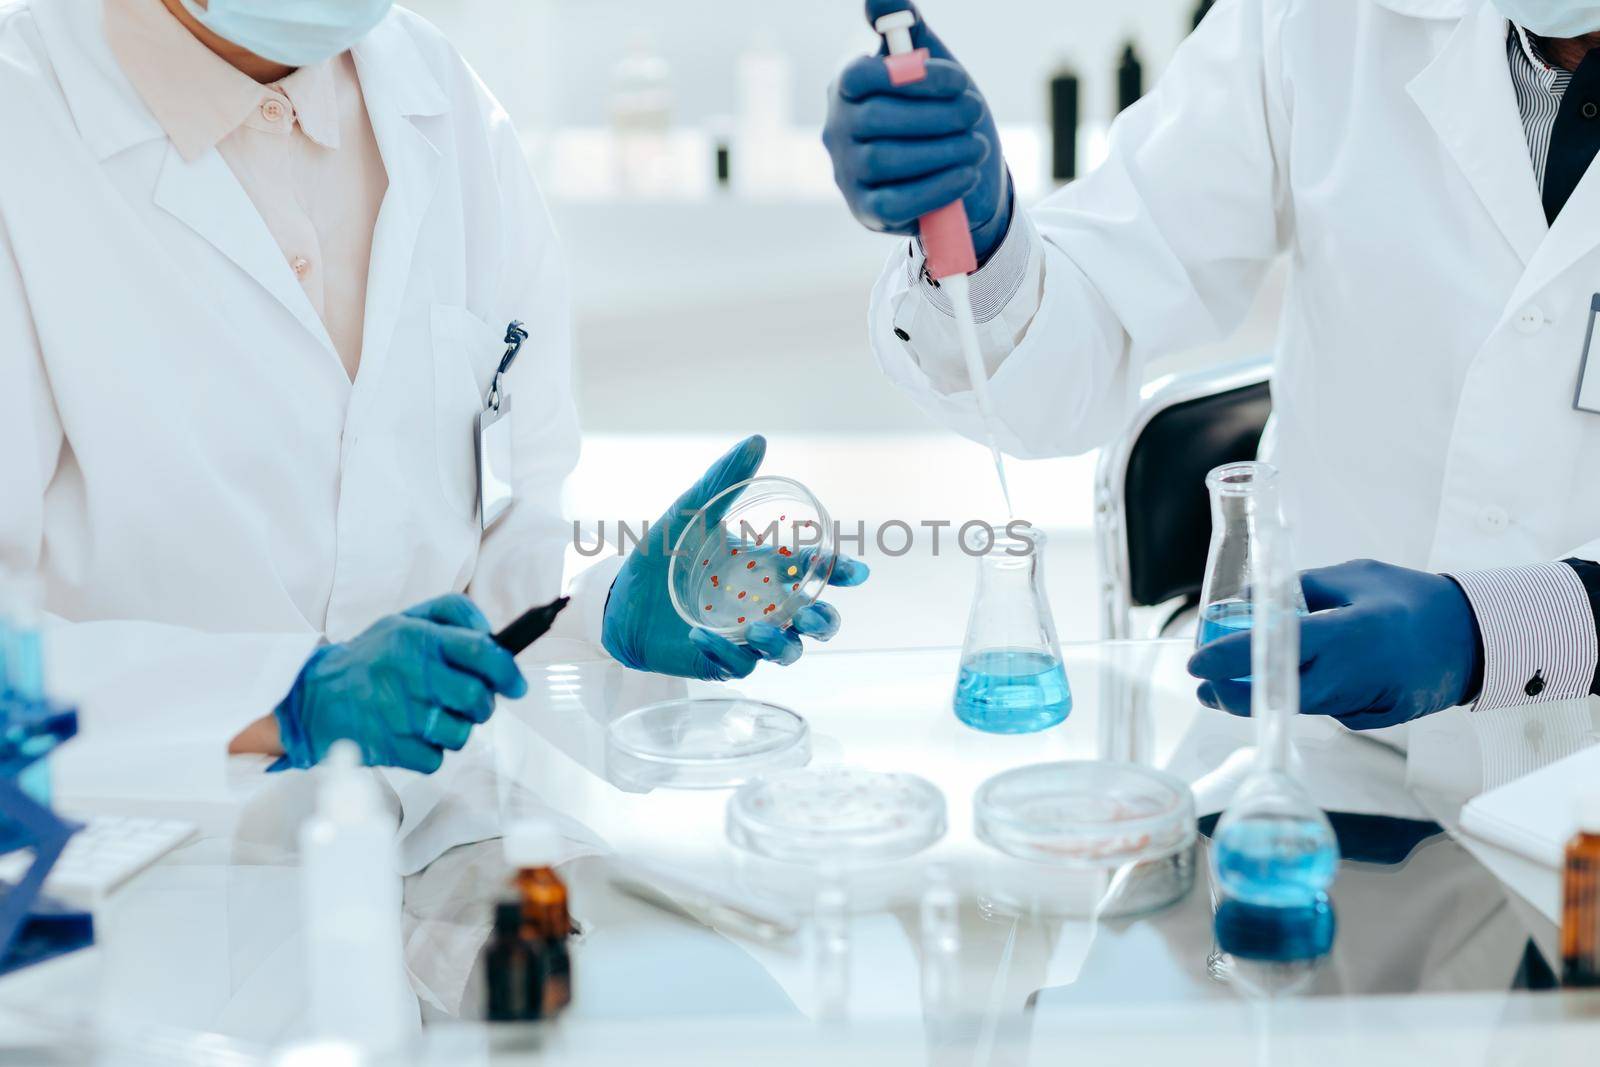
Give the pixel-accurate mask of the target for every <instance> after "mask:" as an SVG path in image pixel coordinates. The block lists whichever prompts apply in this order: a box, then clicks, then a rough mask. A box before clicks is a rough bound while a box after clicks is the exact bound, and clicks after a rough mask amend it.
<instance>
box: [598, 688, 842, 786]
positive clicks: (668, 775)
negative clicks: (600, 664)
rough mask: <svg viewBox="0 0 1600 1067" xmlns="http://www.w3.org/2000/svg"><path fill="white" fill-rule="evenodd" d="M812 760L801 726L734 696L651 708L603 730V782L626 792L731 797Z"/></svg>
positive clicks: (774, 708) (789, 715)
mask: <svg viewBox="0 0 1600 1067" xmlns="http://www.w3.org/2000/svg"><path fill="white" fill-rule="evenodd" d="M810 760H811V729H810V727H809V726H807V725H806V721H805V720H804V719H803V718H801V717H800V716H799V715H797V714H796V713H795V712H793V711H790V710H789V709H788V708H785V707H780V706H779V705H777V704H768V703H765V702H763V701H759V700H747V699H745V698H743V697H738V696H728V697H716V698H696V699H682V700H668V701H663V702H661V703H659V704H649V705H646V706H645V707H642V708H637V709H635V710H633V711H630V712H628V713H626V714H624V715H621V716H619V717H617V718H616V719H614V720H613V721H612V722H611V724H610V725H609V726H608V727H607V728H606V777H607V778H608V779H609V780H610V781H611V782H612V783H613V784H615V785H617V786H619V787H621V788H623V789H627V790H631V791H640V792H642V791H648V790H651V789H728V788H732V787H734V786H739V785H743V784H744V783H745V782H748V781H750V780H751V779H752V778H754V777H756V776H757V775H760V774H764V773H768V772H772V771H781V770H787V769H790V768H794V767H804V766H805V765H806V764H807V763H809V762H810Z"/></svg>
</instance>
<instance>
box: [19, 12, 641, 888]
mask: <svg viewBox="0 0 1600 1067" xmlns="http://www.w3.org/2000/svg"><path fill="white" fill-rule="evenodd" d="M100 15H101V3H100V0H25V2H22V3H19V4H15V5H12V6H10V7H8V8H4V9H0V137H3V141H0V157H3V160H4V162H3V164H0V501H3V504H0V563H3V564H5V565H7V566H9V567H12V568H14V569H21V570H23V571H28V572H35V573H38V574H39V575H41V576H42V579H43V586H44V606H45V608H46V610H47V611H48V612H49V614H50V615H51V616H52V617H53V619H54V620H55V621H56V622H57V623H58V624H59V625H56V626H55V627H54V628H53V630H52V634H51V643H52V646H53V649H54V655H53V657H52V658H53V660H54V661H56V662H58V663H61V664H68V665H70V667H69V668H68V669H64V670H62V671H58V673H57V675H56V677H54V678H53V679H52V682H53V684H54V687H55V690H56V692H57V693H58V694H60V695H63V696H65V697H69V698H74V699H82V700H84V701H86V706H85V709H84V710H85V714H86V717H87V718H86V733H103V732H104V731H111V730H116V729H124V730H130V731H134V732H139V731H142V730H144V729H150V730H161V729H170V730H175V731H178V730H181V731H185V732H186V733H188V734H190V735H193V734H194V733H195V732H196V731H199V732H202V733H204V732H211V733H214V735H215V739H216V744H217V746H218V748H217V752H218V759H219V760H220V759H221V751H222V747H221V746H223V745H225V744H226V742H227V740H228V738H229V737H231V736H232V734H233V733H234V732H236V731H237V730H238V729H239V728H240V727H242V726H244V725H245V724H246V723H248V722H250V721H252V720H253V719H255V718H257V717H258V716H261V715H263V714H266V713H267V712H269V711H270V710H271V709H272V708H273V707H274V705H276V704H277V703H278V701H279V700H281V699H282V697H283V696H284V694H285V693H286V692H287V691H288V688H289V686H290V684H291V682H292V681H293V679H294V677H295V675H296V673H297V672H298V669H299V666H300V664H301V663H302V662H303V661H304V659H305V657H306V655H307V654H308V653H309V652H311V651H312V649H313V648H315V647H316V645H317V644H318V642H319V641H322V640H325V639H326V640H334V641H337V640H342V639H345V638H349V637H351V636H353V635H355V634H357V633H359V632H360V631H361V630H363V629H365V628H366V627H367V626H368V625H370V624H371V623H372V622H374V621H375V620H376V619H378V618H379V617H380V616H383V615H385V614H388V613H391V612H394V611H397V610H402V609H404V608H406V607H409V606H411V605H413V604H415V603H417V602H419V601H422V600H425V599H428V598H430V597H434V596H437V595H440V594H442V593H446V592H449V591H452V590H467V591H468V592H470V593H471V595H472V596H473V597H474V598H475V599H476V600H477V601H478V603H479V604H480V605H481V606H482V607H483V608H484V610H485V612H486V614H488V616H489V617H490V619H491V621H493V622H496V623H501V622H504V621H506V620H508V619H509V618H511V617H514V616H515V615H516V614H518V613H519V612H521V611H523V610H525V609H526V608H528V607H530V606H532V605H534V604H538V603H543V602H545V601H548V600H550V599H551V598H553V597H554V596H556V595H557V594H558V593H559V592H560V589H561V579H562V556H563V550H564V547H565V545H566V544H567V543H568V542H569V539H570V537H571V527H570V526H569V525H568V524H567V523H566V521H565V520H564V519H563V517H562V514H561V488H562V483H563V481H564V479H565V477H566V475H567V474H568V472H569V471H570V470H571V469H572V467H573V465H574V463H575V462H576V460H577V456H578V447H579V433H578V424H577V419H576V414H575V410H574V404H573V397H572V389H571V375H570V362H571V336H570V326H569V307H568V304H569V300H568V286H567V280H566V275H565V270H564V266H563V259H562V252H561V249H560V247H559V245H558V243H557V241H556V237H555V234H554V232H553V229H552V226H551V222H550V219H549V216H548V214H547V212H546V210H545V208H544V205H543V203H542V202H541V199H540V197H539V194H538V192H537V190H536V189H535V187H534V184H533V181H532V178H531V176H530V174H529V172H528V168H527V165H526V162H525V160H524V157H523V155H522V151H521V148H520V146H519V144H518V141H517V137H516V135H515V131H514V130H513V128H512V125H511V122H510V120H509V119H508V118H507V116H506V114H505V113H504V112H503V111H502V110H501V109H500V108H499V107H498V105H497V104H496V103H495V101H494V100H493V99H492V98H491V97H490V96H489V95H488V93H487V91H486V90H485V89H484V87H483V86H482V84H481V83H480V82H479V81H478V80H477V79H476V77H475V76H474V75H473V74H472V72H471V71H470V70H469V69H468V67H467V66H466V64H465V63H464V62H463V61H462V60H461V59H460V57H459V56H458V55H457V54H456V53H455V51H454V50H453V49H452V48H451V47H450V46H449V45H448V44H447V43H446V42H445V41H444V40H443V39H442V38H441V37H440V36H439V35H438V33H437V32H436V31H434V30H433V29H432V28H431V27H430V26H428V25H427V24H426V23H424V22H423V21H422V20H420V19H418V18H417V17H415V16H414V15H411V14H410V13H408V12H405V11H403V10H399V9H397V10H396V11H395V12H394V13H393V14H392V15H390V16H389V18H388V19H387V20H386V21H385V22H384V23H383V24H382V25H380V26H379V27H378V28H377V29H376V30H374V31H373V32H372V33H371V34H370V35H369V36H368V37H367V38H366V39H364V40H363V41H362V42H361V43H360V44H359V45H357V46H356V47H355V49H354V50H353V51H354V55H355V62H356V68H357V71H358V74H359V78H360V83H361V89H362V93H363V95H364V97H365V101H366V106H367V110H368V112H369V114H370V116H371V120H372V126H373V130H374V132H375V134H376V136H377V142H378V146H379V149H380V151H381V153H382V157H383V162H384V166H385V168H386V170H387V172H388V180H389V186H388V191H387V194H386V195H385V198H384V202H383V206H382V211H381V214H380V216H379V219H378V223H377V229H376V233H375V235H374V243H373V250H372V268H371V276H370V282H369V287H368V298H367V309H366V320H365V337H364V342H363V350H362V354H361V363H360V370H359V373H358V375H357V376H356V379H355V381H354V382H353V383H352V382H351V381H350V379H349V377H348V376H347V374H346V372H345V370H344V369H343V366H342V365H341V363H340V360H339V356H338V353H337V352H336V351H335V350H334V348H333V345H332V344H331V342H330V341H329V338H328V335H327V332H326V330H325V329H324V328H323V325H322V323H321V321H320V320H319V318H318V316H317V314H316V312H315V310H314V309H313V307H312V305H311V303H310V302H309V300H308V299H307V297H306V295H305V293H304V292H303V290H302V289H301V287H300V285H299V283H298V281H297V279H296V277H295V274H294V272H293V271H292V270H291V269H290V267H289V264H288V263H287V262H286V260H285V257H284V255H283V253H282V252H281V250H280V249H279V247H278V246H277V244H276V243H275V241H274V240H273V238H272V235H271V234H270V233H269V232H268V230H267V227H266V225H265V224H264V223H263V222H262V220H261V217H260V215H259V213H258V212H257V211H256V210H255V208H254V206H253V205H252V204H251V202H250V200H249V199H248V198H247V197H246V195H245V193H244V191H243V189H242V188H241V187H240V185H239V183H238V181H237V180H236V179H235V178H234V176H233V174H232V172H231V171H230V170H229V168H228V166H227V164H226V163H225V162H224V161H223V159H222V157H221V156H220V155H218V154H217V153H216V152H215V151H211V152H208V153H207V154H205V155H204V156H202V157H201V158H199V159H197V160H195V161H194V162H192V163H186V162H184V160H183V159H182V157H181V156H180V155H179V154H178V152H177V150H176V149H175V148H174V147H173V145H172V144H171V142H170V141H169V140H168V139H167V137H166V136H165V134H164V133H163V132H162V130H161V128H160V126H159V125H158V124H157V123H156V121H155V119H154V118H153V117H152V116H151V114H150V113H149V111H148V110H147V109H146V108H145V107H144V105H143V104H142V102H141V101H140V99H139V97H138V95H137V94H136V93H135V91H134V90H133V88H132V87H131V86H130V85H129V83H128V82H127V80H126V79H125V77H124V76H123V74H122V72H121V70H120V69H119V67H118V66H117V64H116V61H115V60H114V58H113V57H112V54H111V52H110V51H109V49H108V48H107V46H106V42H105V38H104V34H103V31H102V28H101V17H100ZM511 319H520V320H522V321H523V322H524V323H526V324H527V326H528V328H529V330H530V331H531V337H530V339H529V341H528V342H527V344H526V346H525V347H524V350H523V353H522V355H521V358H520V359H519V360H518V362H517V363H516V365H515V366H514V368H513V369H512V370H511V372H510V375H509V380H510V389H511V393H512V395H513V397H514V415H513V419H514V427H515V429H514V435H515V445H514V453H515V455H514V465H515V471H514V479H515V488H516V492H517V495H518V502H517V505H516V507H515V508H514V509H513V511H512V513H511V515H510V516H509V517H508V518H507V519H506V520H505V521H504V522H503V523H502V524H501V525H500V526H499V527H498V528H496V529H495V530H493V531H492V532H491V533H490V534H489V535H488V536H486V537H485V536H482V535H481V534H480V531H479V529H478V525H477V522H476V518H475V496H476V480H475V478H476V476H475V459H474V440H473V422H474V417H475V415H476V413H477V412H478V411H479V410H480V409H481V407H482V405H483V398H484V396H485V394H486V392H487V390H488V386H489V383H490V379H491V376H492V375H493V373H494V370H495V367H496V364H497V362H498V360H499V358H500V356H501V354H502V352H503V351H504V347H505V346H504V344H503V343H502V337H503V335H504V333H505V327H506V323H507V322H508V321H509V320H511ZM608 586H609V574H602V575H598V576H597V577H596V580H595V581H593V582H591V583H589V589H588V591H584V590H582V589H580V590H579V592H578V603H577V604H575V606H574V608H573V609H571V610H570V611H569V613H568V616H567V617H565V618H564V620H563V622H564V627H565V629H566V631H567V632H568V633H571V634H578V635H587V636H588V637H590V638H593V637H595V636H596V635H597V634H598V613H599V610H600V608H601V607H602V606H603V599H602V598H603V596H604V593H605V590H606V588H607V587H608ZM201 664H203V666H204V669H198V668H199V666H200V665H201ZM152 669H155V670H157V671H159V675H158V677H159V679H160V684H161V686H163V687H165V692H164V693H161V695H160V697H159V699H157V698H155V697H153V696H152V695H151V693H150V691H149V682H150V680H151V677H152V673H151V672H152ZM219 676H224V677H227V678H228V679H230V681H229V682H228V684H225V685H222V686H218V685H217V684H216V680H217V678H218V677H219ZM123 678H128V679H139V680H141V681H142V683H143V684H137V683H135V682H132V681H130V682H129V683H128V688H126V689H124V690H123V693H122V698H121V699H119V698H118V689H119V686H120V685H121V679H123ZM200 679H203V680H204V688H203V689H202V688H197V687H199V686H200V684H201V683H200V681H199V680H200ZM135 690H137V691H139V692H140V693H142V694H143V695H142V696H141V697H140V698H138V699H134V698H133V697H132V696H131V694H132V693H133V692H134V691H135ZM173 709H188V711H187V712H185V713H184V714H182V715H179V713H178V712H175V711H174V710H173ZM175 717H177V718H181V719H182V721H181V722H179V721H174V718H175ZM447 766H448V765H447ZM152 773H159V769H158V768H152ZM389 777H390V780H391V781H392V782H394V783H395V785H396V789H397V791H398V794H399V801H400V804H401V807H402V810H403V814H404V818H405V821H406V824H407V826H414V825H415V824H416V823H418V822H419V821H420V820H421V819H422V818H423V816H425V815H426V814H427V812H428V810H429V808H430V807H431V803H432V800H433V798H435V797H436V796H437V795H438V792H439V789H440V788H441V786H440V783H438V782H435V781H433V780H430V779H424V778H423V777H421V776H418V775H412V774H409V773H405V772H396V773H393V774H391V775H390V776H389ZM429 858H431V856H427V855H417V854H413V855H411V857H410V861H409V863H408V865H409V866H412V867H415V866H418V865H420V863H422V862H425V861H426V860H427V859H429Z"/></svg>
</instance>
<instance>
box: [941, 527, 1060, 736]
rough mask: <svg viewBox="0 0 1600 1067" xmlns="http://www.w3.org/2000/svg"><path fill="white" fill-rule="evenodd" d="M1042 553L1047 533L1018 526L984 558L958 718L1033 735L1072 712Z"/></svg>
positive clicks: (964, 655) (959, 686) (964, 654)
mask: <svg viewBox="0 0 1600 1067" xmlns="http://www.w3.org/2000/svg"><path fill="white" fill-rule="evenodd" d="M1044 547H1045V537H1044V534H1042V533H1040V532H1039V531H1037V530H1034V529H1032V528H1029V527H1022V526H1015V525H1014V526H1012V527H1010V528H1008V529H1007V530H1006V531H1005V532H1004V533H1001V534H999V535H997V536H996V537H994V539H993V540H992V542H991V543H990V544H989V545H988V551H986V552H983V553H981V554H979V558H978V588H977V592H976V594H975V595H974V597H973V601H972V613H971V615H970V616H969V618H968V621H967V639H966V642H965V643H964V644H963V646H962V649H961V668H960V673H959V674H958V675H957V678H956V688H955V696H954V700H953V702H952V703H953V707H954V709H955V713H956V718H958V719H960V720H961V721H962V722H964V723H966V724H967V725H968V726H971V727H973V728H974V729H978V730H983V731H985V732H987V733H996V734H1023V733H1033V732H1035V731H1038V730H1045V729H1049V728H1050V727H1052V726H1055V725H1056V724H1057V723H1059V722H1061V721H1062V720H1064V719H1065V718H1066V717H1067V716H1068V714H1070V713H1071V711H1072V690H1071V688H1070V687H1069V685H1068V684H1067V672H1066V669H1065V667H1064V666H1063V665H1062V661H1061V645H1060V642H1059V641H1057V639H1056V626H1055V620H1054V619H1053V618H1052V617H1051V615H1050V602H1049V600H1048V599H1047V597H1046V596H1045V589H1044ZM969 550H970V549H969Z"/></svg>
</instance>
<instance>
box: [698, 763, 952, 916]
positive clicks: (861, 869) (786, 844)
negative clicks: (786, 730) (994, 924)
mask: <svg viewBox="0 0 1600 1067" xmlns="http://www.w3.org/2000/svg"><path fill="white" fill-rule="evenodd" d="M946 826H947V818H946V809H945V800H944V794H943V793H941V792H940V791H939V789H938V788H937V787H936V786H934V785H933V783H931V782H929V781H927V780H926V779H924V778H920V777H918V776H917V775H914V774H899V773H886V772H881V771H871V770H866V769H864V768H860V767H848V766H829V767H815V768H805V769H801V770H793V771H784V772H779V773H776V774H768V775H763V776H762V777H760V778H757V779H755V780H754V781H751V782H749V783H747V784H746V785H744V786H742V787H740V788H739V789H738V790H737V791H735V792H734V794H733V796H732V797H730V798H729V800H728V811H727V832H728V839H729V840H730V841H731V842H732V843H733V844H734V845H735V846H736V848H737V850H738V853H739V855H740V857H741V859H742V861H743V862H742V863H741V870H742V871H743V873H744V876H745V879H746V882H747V885H748V886H749V887H750V888H752V889H756V890H759V891H761V892H764V893H768V894H773V895H777V896H780V897H783V898H785V899H796V898H797V897H798V898H800V899H807V900H808V899H809V898H810V896H811V894H812V893H813V892H814V890H815V887H816V885H817V884H818V882H819V880H820V879H821V878H823V877H834V876H838V877H841V878H844V879H846V880H847V881H848V883H849V885H850V889H851V894H852V904H853V905H854V906H856V907H876V906H881V905H883V904H884V903H886V902H887V901H888V900H890V899H892V898H894V897H895V896H896V895H897V894H898V893H899V892H900V891H902V890H904V889H907V888H914V886H912V885H910V884H909V882H907V880H908V879H912V880H914V877H915V872H914V870H913V869H912V867H913V866H914V865H906V864H904V863H902V862H901V861H903V860H906V859H909V858H910V857H912V856H915V855H917V854H918V853H920V852H922V851H923V850H924V849H926V848H928V847H929V846H930V845H932V844H933V843H934V842H936V841H938V840H939V839H940V838H941V837H943V836H944V834H945V829H946ZM902 883H907V884H902Z"/></svg>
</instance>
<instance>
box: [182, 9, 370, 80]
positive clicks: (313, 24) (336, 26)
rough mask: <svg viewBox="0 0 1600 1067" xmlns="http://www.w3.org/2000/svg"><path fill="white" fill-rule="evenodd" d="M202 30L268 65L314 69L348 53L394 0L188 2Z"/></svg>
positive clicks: (191, 12) (190, 11)
mask: <svg viewBox="0 0 1600 1067" xmlns="http://www.w3.org/2000/svg"><path fill="white" fill-rule="evenodd" d="M183 6H184V7H186V8H188V9H189V14H191V15H193V16H194V17H195V18H196V19H198V20H199V21H200V24H201V25H202V26H204V27H205V28H206V29H208V30H210V31H211V32H212V33H214V34H216V35H217V36H218V37H221V38H224V39H225V40H228V41H232V42H233V43H234V44H236V45H238V46H239V47H240V48H245V49H248V50H249V51H251V52H253V53H254V54H256V55H258V56H260V57H261V58H262V59H270V60H272V61H273V62H274V63H282V64H283V65H285V66H288V67H308V66H311V65H312V64H314V63H321V62H322V61H323V60H325V59H332V58H333V57H334V56H336V55H338V54H339V53H341V52H343V51H345V50H346V49H348V48H349V47H350V46H351V45H353V44H355V43H356V42H357V41H359V40H361V38H363V37H365V36H366V35H367V33H368V32H369V31H370V30H371V29H372V28H373V27H374V26H376V25H377V24H378V23H380V22H382V21H383V17H384V16H385V15H387V14H388V13H389V9H390V8H391V7H393V6H394V0H209V2H208V4H207V6H205V7H201V6H200V4H199V2H198V0H183Z"/></svg>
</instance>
